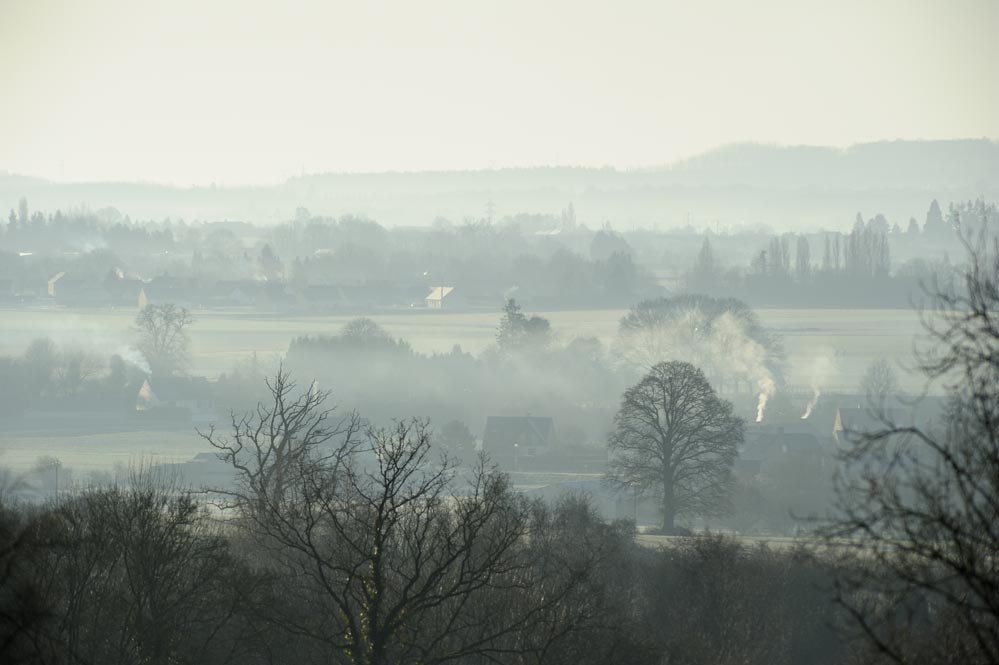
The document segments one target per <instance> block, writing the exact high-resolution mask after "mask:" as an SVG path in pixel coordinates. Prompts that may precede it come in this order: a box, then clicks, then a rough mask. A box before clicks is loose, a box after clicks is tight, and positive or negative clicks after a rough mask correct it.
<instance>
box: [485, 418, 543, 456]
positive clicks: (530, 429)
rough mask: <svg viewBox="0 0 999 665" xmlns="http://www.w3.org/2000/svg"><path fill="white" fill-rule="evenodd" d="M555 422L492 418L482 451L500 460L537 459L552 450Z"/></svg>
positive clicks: (535, 419)
mask: <svg viewBox="0 0 999 665" xmlns="http://www.w3.org/2000/svg"><path fill="white" fill-rule="evenodd" d="M554 442H555V422H554V421H553V420H552V419H551V418H550V417H548V416H489V417H488V418H486V430H485V433H484V434H483V436H482V449H483V450H484V451H485V452H486V453H488V454H489V456H490V457H493V458H495V459H497V460H512V461H513V462H514V463H517V461H518V459H519V458H521V457H534V456H536V455H538V454H539V453H542V452H545V451H547V450H549V449H551V447H552V445H553V444H554Z"/></svg>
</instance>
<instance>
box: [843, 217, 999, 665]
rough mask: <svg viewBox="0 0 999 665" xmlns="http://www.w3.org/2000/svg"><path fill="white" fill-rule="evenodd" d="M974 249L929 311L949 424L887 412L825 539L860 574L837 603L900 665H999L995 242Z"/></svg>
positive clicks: (860, 437)
mask: <svg viewBox="0 0 999 665" xmlns="http://www.w3.org/2000/svg"><path fill="white" fill-rule="evenodd" d="M966 247H967V249H968V264H967V268H966V270H965V272H964V279H963V280H962V283H961V284H960V285H958V286H956V287H954V286H943V287H942V286H940V285H939V284H933V285H932V286H931V287H930V288H928V289H927V293H928V296H929V305H930V306H929V307H928V308H927V309H925V310H924V324H925V326H926V330H927V332H928V338H929V339H928V342H929V343H928V344H927V345H926V346H925V347H924V348H923V349H922V352H921V363H920V364H921V368H922V370H923V371H924V372H925V374H926V375H927V376H928V377H929V378H930V379H938V380H940V381H943V382H944V383H945V384H946V386H947V390H948V393H949V395H950V399H949V404H948V407H947V409H946V412H945V414H944V422H942V423H939V424H938V425H936V426H927V425H926V424H925V422H916V423H915V424H906V423H897V422H893V421H892V420H891V418H890V417H889V414H888V413H887V412H883V411H882V412H881V413H880V419H881V425H880V426H879V427H876V428H874V430H873V431H867V432H862V433H857V435H856V436H855V437H854V441H853V442H852V446H851V447H850V448H849V449H848V450H847V451H846V452H845V454H844V461H845V463H846V465H847V466H846V467H845V469H844V472H843V473H841V474H840V477H839V488H838V489H839V496H840V500H839V509H840V517H839V519H838V520H837V521H836V522H835V523H834V524H833V525H832V526H830V527H829V528H828V529H826V535H827V536H829V537H831V538H835V539H836V540H835V543H836V544H837V545H838V546H840V547H841V548H842V546H843V543H844V542H846V543H847V544H848V545H850V547H847V548H845V550H846V555H845V556H846V557H848V558H850V562H851V563H852V564H854V565H848V566H843V567H842V570H843V571H844V572H845V573H849V574H844V575H843V576H842V578H841V579H840V585H839V592H840V593H839V595H838V599H839V601H840V602H841V603H842V604H843V606H844V607H846V608H847V609H848V610H849V612H850V614H851V615H852V616H853V617H854V618H855V619H856V620H857V625H859V626H860V628H861V629H862V633H863V634H864V635H865V636H866V637H867V638H868V639H869V640H870V641H871V642H872V643H873V644H874V646H875V647H876V648H877V649H878V650H879V651H880V652H881V653H882V654H884V655H885V656H887V657H888V658H889V659H891V660H893V661H895V662H899V663H903V662H913V659H914V658H915V657H916V656H917V655H918V656H919V657H920V658H922V659H924V660H925V662H945V661H946V662H965V663H997V662H999V318H997V316H996V312H997V310H999V240H997V239H991V240H986V239H985V238H984V237H983V238H982V239H981V241H980V242H979V243H977V244H974V245H973V244H972V243H971V242H967V241H966ZM877 407H878V405H876V404H875V405H873V406H872V409H874V410H875V411H877ZM844 537H845V538H847V540H845V541H843V540H842V539H843V538H844ZM920 622H922V625H921V626H920V625H918V624H919V623H920ZM931 629H932V630H931ZM927 635H929V637H928V638H927V637H926V636H927ZM934 658H940V659H941V660H939V661H934V660H933V659H934Z"/></svg>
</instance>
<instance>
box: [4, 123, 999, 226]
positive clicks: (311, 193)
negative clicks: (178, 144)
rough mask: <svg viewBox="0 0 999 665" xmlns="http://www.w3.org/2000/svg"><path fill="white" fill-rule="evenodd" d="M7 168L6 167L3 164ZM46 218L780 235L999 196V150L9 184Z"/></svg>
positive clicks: (979, 146)
mask: <svg viewBox="0 0 999 665" xmlns="http://www.w3.org/2000/svg"><path fill="white" fill-rule="evenodd" d="M0 166H2V164H0ZM21 196H26V197H27V198H28V199H29V200H30V201H31V202H32V205H33V206H34V207H35V208H37V209H43V210H54V209H64V210H66V209H75V208H78V207H80V206H85V207H88V208H90V209H92V210H97V209H101V208H105V207H109V206H110V207H114V208H117V209H118V210H120V211H122V214H126V213H127V214H129V215H130V216H131V217H132V219H157V220H159V219H163V218H165V217H170V218H173V219H177V218H183V219H185V220H187V221H193V220H199V219H200V220H203V221H219V220H241V221H248V222H254V223H262V224H276V223H279V222H281V221H284V220H286V219H287V218H288V217H289V216H290V215H291V214H292V212H293V211H294V210H295V209H296V208H298V207H305V208H308V209H309V211H310V212H311V213H312V214H316V215H326V216H341V215H346V214H355V215H365V216H367V217H369V218H371V219H375V220H377V221H378V222H379V223H381V224H383V225H385V226H389V227H391V226H429V225H431V224H432V223H433V221H434V220H435V219H437V218H446V219H449V220H450V221H452V222H454V223H460V222H461V221H463V220H464V219H466V218H474V219H479V218H482V217H484V216H487V215H488V216H490V217H491V218H496V219H499V218H502V217H505V216H509V215H513V214H519V213H537V214H557V213H558V212H559V211H561V210H562V209H564V208H565V207H566V205H567V204H569V203H572V204H573V205H574V207H575V209H576V214H577V218H578V220H579V221H580V222H581V223H583V224H586V225H589V226H590V227H599V226H600V225H601V224H602V223H604V222H606V221H612V222H613V223H614V224H615V226H616V227H618V228H621V229H628V228H633V227H639V226H653V225H659V226H661V227H663V228H666V227H679V226H686V225H687V224H688V223H689V224H691V225H693V226H694V227H695V228H702V229H703V228H711V229H717V228H719V227H734V228H739V227H745V226H756V225H767V226H770V227H771V228H773V229H774V230H777V231H785V230H792V229H793V230H801V229H818V228H826V229H829V230H844V229H848V228H849V223H850V222H849V220H851V219H852V216H853V215H854V213H855V212H856V211H857V210H877V211H879V212H881V213H883V214H884V215H885V216H886V217H888V218H889V219H892V220H903V221H904V220H907V219H909V217H911V216H914V215H915V216H918V215H920V214H921V213H922V212H923V210H925V206H926V202H927V201H929V200H932V199H934V198H938V199H940V200H948V201H965V200H971V199H977V198H984V199H986V200H995V199H996V198H999V144H996V143H995V142H994V141H991V140H986V139H979V140H953V141H885V142H878V143H865V144H857V145H854V146H852V147H850V148H846V149H837V148H828V147H817V146H792V147H779V146H773V145H761V144H736V145H730V146H727V147H722V148H718V149H716V150H712V151H709V152H706V153H704V154H702V155H699V156H696V157H693V158H690V159H687V160H684V161H680V162H677V163H674V164H671V165H666V166H650V167H649V168H644V169H630V170H622V169H615V168H611V167H607V168H582V167H572V166H544V167H537V168H501V169H485V170H471V171H437V172H430V171H428V172H406V173H326V174H322V173H320V174H307V175H306V174H303V175H301V176H298V177H294V178H290V179H288V180H287V181H285V182H283V183H280V184H274V185H265V186H252V187H251V186H248V187H216V186H214V185H213V186H201V187H189V188H187V187H171V186H161V185H157V184H146V183H124V182H122V183H61V182H55V181H49V180H44V179H40V178H28V177H22V176H17V175H0V200H4V201H13V200H17V199H18V198H19V197H21Z"/></svg>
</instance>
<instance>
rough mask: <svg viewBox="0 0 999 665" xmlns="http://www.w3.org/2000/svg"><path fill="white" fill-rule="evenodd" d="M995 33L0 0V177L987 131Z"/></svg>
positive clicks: (963, 3) (693, 9)
mask: <svg viewBox="0 0 999 665" xmlns="http://www.w3.org/2000/svg"><path fill="white" fill-rule="evenodd" d="M258 5H259V6H258ZM997 34H999V2H997V1H996V0H950V1H948V2H943V1H930V0H895V1H873V0H849V1H846V0H837V1H833V0H823V1H821V2H810V1H804V0H786V1H777V2H749V1H743V0H730V1H726V2H721V1H717V2H704V1H698V2H691V1H689V0H684V1H676V2H674V1H666V0H659V1H658V2H651V1H650V2H640V1H634V0H613V1H611V0H607V1H605V2H586V1H585V0H565V1H562V0H559V1H551V2H545V1H542V0H528V1H521V0H500V1H497V2H489V1H482V0H456V1H454V2H450V1H437V0H421V1H418V2H413V1H405V2H384V1H383V2H378V1H375V2H372V1H370V0H368V1H364V2H362V1H359V0H355V1H350V2H329V1H327V2H315V3H291V2H267V3H264V2H260V3H255V2H250V1H249V0H238V1H232V2H228V1H227V2H210V1H208V0H195V1H186V0H184V1H177V0H174V1H172V2H156V3H146V2H139V1H137V0H122V1H121V2H117V1H100V2H97V1H87V2H83V1H69V2H54V1H48V0H0V169H4V170H7V171H10V172H16V173H28V174H34V175H44V176H47V177H52V178H54V179H64V180H79V179H87V180H106V179H116V180H147V181H162V182H172V183H175V184H181V185H187V184H193V183H198V184H207V183H210V182H217V183H220V184H221V183H251V182H253V183H269V182H275V181H279V180H282V179H284V178H286V177H288V176H289V175H297V174H299V173H300V172H302V171H303V170H304V171H306V172H317V171H370V170H418V169H451V168H479V167H488V166H519V165H544V164H584V165H605V164H608V165H614V166H619V167H629V166H640V165H654V164H663V163H668V162H670V161H673V160H676V159H678V158H682V157H685V156H688V155H691V154H694V153H697V152H700V151H702V150H705V149H708V148H711V147H714V146H717V145H720V144H724V143H729V142H732V141H763V142H777V143H784V144H800V143H808V144H824V145H843V146H845V145H849V144H851V143H855V142H862V141H871V140H878V139H893V138H957V137H981V136H987V137H991V138H999V109H997V104H996V102H997V101H999V92H997V90H999V44H997V39H996V35H997Z"/></svg>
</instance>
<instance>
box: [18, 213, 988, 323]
mask: <svg viewBox="0 0 999 665" xmlns="http://www.w3.org/2000/svg"><path fill="white" fill-rule="evenodd" d="M995 219H996V208H995V205H994V204H988V203H986V202H984V201H982V200H977V201H968V202H961V203H957V204H951V205H950V206H949V208H948V209H947V211H946V212H945V211H943V210H942V209H941V207H940V205H939V204H938V203H937V202H936V201H934V202H933V203H932V205H931V206H930V208H929V210H928V211H927V214H926V217H925V221H924V222H923V223H922V224H920V223H919V222H917V221H916V220H915V219H910V220H909V223H908V225H907V226H906V228H905V229H903V228H902V226H901V225H900V224H899V223H898V222H895V223H889V221H888V220H887V219H885V217H884V216H883V215H880V214H879V215H875V216H874V217H871V218H870V219H868V220H867V221H864V220H863V219H862V218H861V217H860V215H858V219H857V222H856V224H855V226H854V228H853V229H852V230H851V231H850V232H849V233H841V232H821V233H811V234H807V235H806V234H783V235H776V236H774V235H773V234H770V233H762V232H738V233H732V234H722V235H718V234H715V235H711V236H708V238H706V239H702V238H701V237H700V235H699V234H698V233H697V232H696V231H695V230H693V229H686V230H680V231H670V232H659V231H652V230H634V231H630V232H625V233H618V232H615V231H614V230H613V229H611V228H610V227H609V226H608V225H605V226H604V227H603V228H601V229H598V230H596V231H593V230H590V229H587V228H586V227H585V226H581V225H577V224H576V223H575V217H574V212H573V211H571V209H567V210H566V211H563V213H562V214H561V215H514V216H509V217H505V218H503V219H501V220H496V221H493V220H492V219H491V218H489V217H487V218H483V219H468V220H465V221H464V222H463V223H460V224H453V223H451V222H449V221H447V220H438V221H437V222H436V223H435V224H434V225H433V226H432V227H431V228H429V229H414V228H406V227H402V228H393V229H386V228H384V227H382V226H380V225H379V224H377V223H376V222H374V221H371V220H368V219H365V218H363V217H356V216H350V215H347V216H343V217H341V218H324V217H318V216H314V215H312V214H311V213H309V211H307V210H305V209H299V211H298V212H297V214H296V217H295V219H294V220H292V221H289V222H288V223H286V224H283V225H280V226H277V227H274V228H272V229H261V228H256V227H254V226H252V225H250V224H246V223H241V222H218V223H208V222H191V223H187V222H184V221H183V220H169V219H167V220H163V221H159V222H154V221H147V222H135V221H132V220H130V219H129V218H128V217H127V216H123V215H122V214H121V213H120V212H118V211H117V210H115V209H113V208H106V209H103V210H99V211H96V212H91V211H86V210H83V211H71V212H67V213H64V212H62V211H57V212H56V213H54V214H51V215H47V216H46V215H44V214H42V213H39V212H30V210H29V208H28V203H27V201H23V200H22V202H21V205H19V210H17V211H15V210H11V211H10V215H9V219H8V221H7V223H6V224H2V225H0V277H3V278H9V279H11V280H12V281H13V283H14V287H13V288H14V290H15V291H17V292H24V293H29V292H32V293H36V294H38V293H41V292H43V291H44V285H45V282H46V280H48V279H49V278H50V277H52V276H53V275H54V274H56V273H57V272H60V271H65V272H67V273H69V274H70V275H72V277H73V279H74V280H83V281H87V282H90V283H95V284H96V283H101V282H103V281H106V280H107V279H109V275H116V276H117V277H118V278H119V279H121V278H133V279H145V280H148V279H152V278H156V277H163V276H168V277H170V278H173V279H176V280H186V282H190V283H196V284H200V285H202V287H204V286H206V285H213V284H215V283H216V282H218V281H228V282H233V281H238V280H247V281H254V282H264V281H266V282H270V283H275V284H280V285H284V286H287V287H289V288H290V289H291V290H293V291H296V292H298V293H300V294H301V293H308V290H309V289H310V287H311V288H312V289H314V290H320V291H321V290H323V289H324V288H325V289H329V288H333V287H337V286H341V287H346V286H351V287H358V286H364V287H367V288H368V289H374V290H377V289H382V290H389V289H396V290H397V291H398V290H399V289H402V290H403V291H405V293H403V292H401V291H399V292H398V293H395V294H394V295H393V296H391V298H388V300H387V301H386V302H391V303H392V304H396V305H400V304H408V303H421V302H422V299H423V297H424V296H425V295H426V294H425V292H423V291H422V290H423V289H425V288H427V287H431V286H439V285H449V286H455V287H457V288H458V289H459V293H462V294H463V297H465V298H466V299H467V300H466V302H467V303H468V304H470V305H473V306H474V305H483V306H485V305H488V304H490V303H493V302H495V301H496V300H498V299H500V298H502V297H508V296H509V295H514V296H515V297H516V298H517V299H518V300H520V301H521V302H524V303H526V304H528V305H530V306H532V307H535V308H543V307H621V306H626V305H628V304H630V303H631V302H634V301H636V300H638V299H641V298H645V297H651V296H655V295H661V287H660V286H659V282H658V280H657V278H656V275H661V274H663V273H666V274H670V273H672V274H682V275H683V278H682V280H681V282H682V284H681V286H682V287H683V288H684V289H686V290H688V291H692V292H701V293H710V294H723V293H724V294H732V295H736V296H738V297H740V298H742V299H744V300H746V301H747V302H750V303H751V304H753V305H764V304H765V305H789V306H797V305H804V304H812V305H816V304H818V305H828V306H844V305H845V306H851V305H872V306H877V305H881V306H886V305H887V306H905V305H907V304H908V301H909V297H910V296H911V295H912V293H913V291H914V289H915V287H916V285H917V284H918V281H919V280H920V279H923V278H926V277H928V276H929V274H930V272H931V271H933V270H937V271H939V270H941V269H945V268H946V267H947V259H946V256H947V252H949V251H960V245H959V243H958V242H957V239H956V238H957V236H956V231H958V230H961V231H964V232H977V230H978V229H981V228H986V227H988V226H989V225H991V224H994V220H995ZM697 243H701V248H700V251H696V250H694V248H695V247H696V246H697ZM688 247H689V248H690V249H689V250H688V249H686V248H688ZM720 249H724V251H723V252H722V254H724V255H726V256H728V257H729V258H728V259H727V261H723V260H721V259H720V258H719V256H718V254H719V250H720ZM733 257H737V258H736V261H738V262H739V263H733ZM740 264H741V265H740ZM3 295H6V294H0V296H3ZM386 297H387V296H386ZM282 299H283V300H282ZM278 301H279V304H283V305H284V306H293V305H294V303H295V302H296V299H295V298H293V297H291V295H290V294H289V293H285V294H284V296H280V297H279V298H278ZM362 302H363V300H362ZM313 305H314V306H319V305H317V304H315V303H313Z"/></svg>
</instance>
